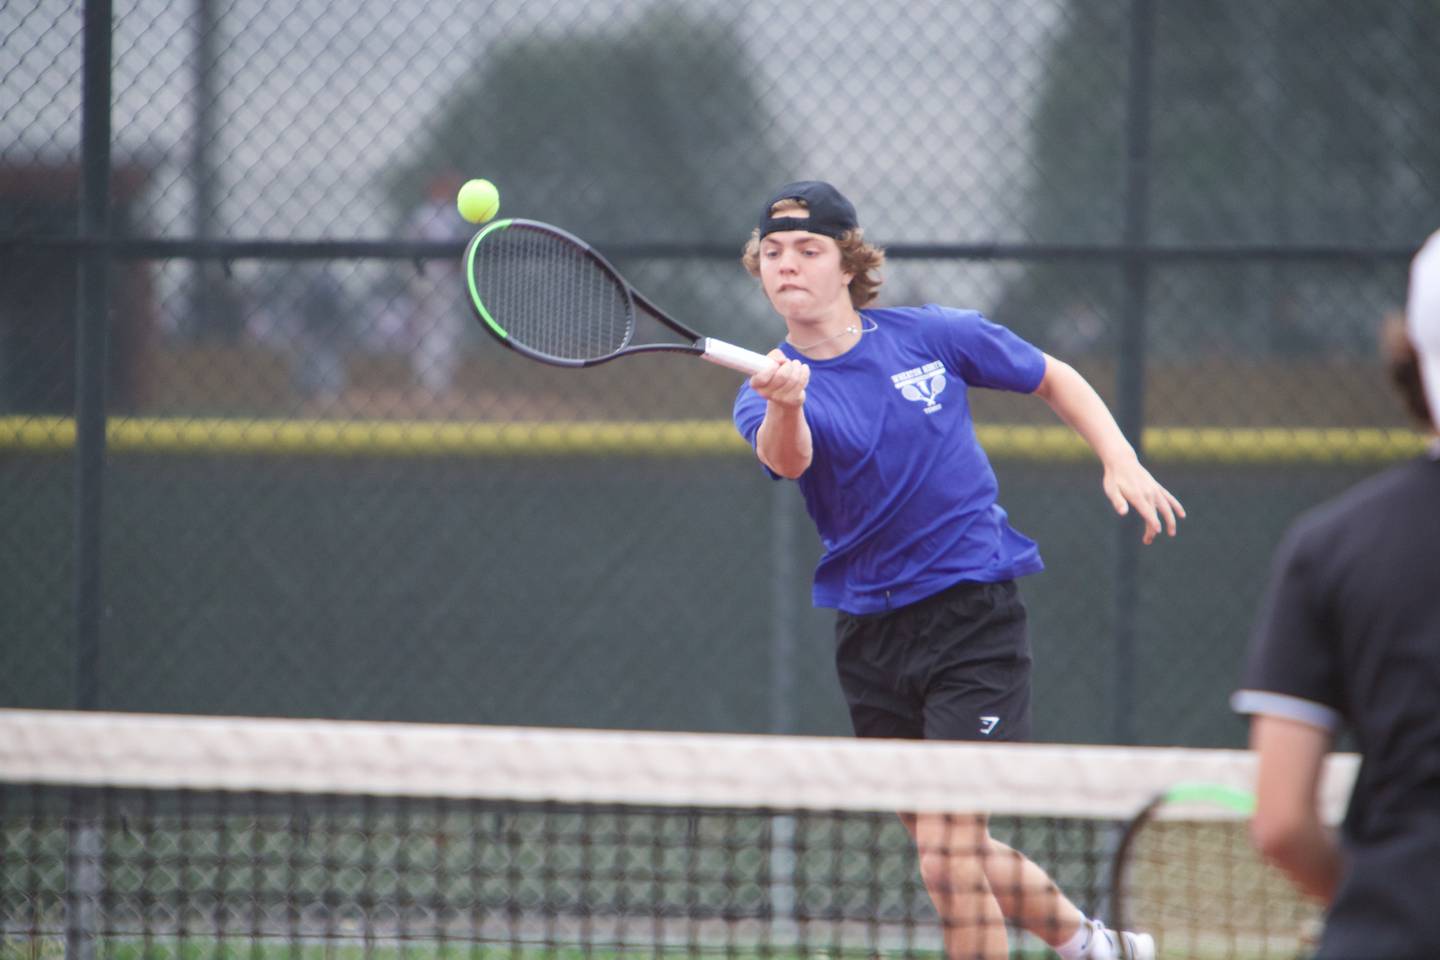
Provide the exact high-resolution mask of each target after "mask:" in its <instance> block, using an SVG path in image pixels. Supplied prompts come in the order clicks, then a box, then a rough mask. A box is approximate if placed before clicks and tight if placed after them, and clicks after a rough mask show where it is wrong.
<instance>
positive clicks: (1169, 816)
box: [1110, 783, 1322, 960]
mask: <svg viewBox="0 0 1440 960" xmlns="http://www.w3.org/2000/svg"><path fill="white" fill-rule="evenodd" d="M1254 812H1255V798H1254V796H1253V795H1252V794H1251V793H1250V792H1249V791H1246V790H1240V789H1236V788H1234V787H1226V786H1219V785H1215V784H1208V783H1190V784H1180V785H1177V786H1175V787H1173V788H1171V789H1169V790H1167V791H1165V792H1164V793H1162V794H1161V795H1160V796H1158V797H1156V798H1155V799H1154V800H1152V801H1151V802H1150V803H1149V804H1147V805H1146V806H1145V808H1144V809H1143V810H1141V811H1140V812H1139V814H1137V815H1136V816H1135V817H1134V819H1132V820H1131V821H1130V824H1129V826H1128V827H1127V828H1126V830H1125V835H1124V837H1123V838H1122V840H1121V842H1120V848H1119V850H1118V851H1117V852H1116V855H1115V861H1114V867H1113V872H1112V874H1111V907H1110V909H1111V912H1112V916H1111V919H1112V921H1113V924H1114V926H1115V927H1116V928H1117V929H1123V930H1135V931H1140V932H1144V933H1148V934H1150V935H1151V936H1153V937H1154V938H1155V956H1156V958H1157V960H1164V958H1180V957H1185V958H1191V960H1197V958H1208V957H1237V958H1238V957H1244V958H1246V960H1251V958H1253V960H1296V958H1300V957H1308V956H1309V955H1310V952H1311V951H1312V950H1313V949H1314V947H1315V946H1316V945H1317V940H1318V934H1319V931H1320V926H1321V917H1322V911H1321V907H1320V905H1319V904H1318V903H1315V902H1314V901H1311V900H1309V899H1308V898H1306V897H1305V896H1304V895H1303V894H1301V893H1300V892H1299V891H1298V890H1296V889H1295V887H1294V886H1292V885H1291V883H1290V881H1289V880H1288V879H1287V878H1286V877H1285V875H1284V874H1283V873H1281V872H1280V870H1278V869H1277V868H1275V867H1273V866H1271V865H1269V864H1267V863H1265V862H1264V860H1262V859H1261V857H1260V855H1259V854H1258V853H1256V852H1255V849H1254V847H1253V845H1252V844H1251V842H1250V836H1249V821H1250V817H1251V816H1252V815H1253V813H1254Z"/></svg>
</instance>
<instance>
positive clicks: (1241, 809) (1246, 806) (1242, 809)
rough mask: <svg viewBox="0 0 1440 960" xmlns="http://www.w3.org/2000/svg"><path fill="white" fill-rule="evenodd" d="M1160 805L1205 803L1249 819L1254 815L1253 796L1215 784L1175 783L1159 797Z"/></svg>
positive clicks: (1247, 791) (1236, 788) (1237, 788)
mask: <svg viewBox="0 0 1440 960" xmlns="http://www.w3.org/2000/svg"><path fill="white" fill-rule="evenodd" d="M1160 803H1205V804H1209V805H1211V806H1214V807H1221V808H1223V809H1225V810H1233V811H1234V812H1235V813H1237V814H1239V815H1241V816H1243V817H1249V816H1253V815H1254V813H1255V795H1254V794H1253V793H1251V792H1250V791H1249V790H1242V789H1241V788H1239V787H1226V786H1222V785H1220V784H1216V783H1177V784H1176V785H1175V786H1173V787H1171V788H1170V789H1169V790H1166V791H1165V793H1164V794H1163V795H1162V796H1161V797H1160Z"/></svg>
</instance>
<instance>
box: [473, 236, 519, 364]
mask: <svg viewBox="0 0 1440 960" xmlns="http://www.w3.org/2000/svg"><path fill="white" fill-rule="evenodd" d="M513 220H514V218H513V217H512V218H506V219H504V220H496V221H495V222H494V223H489V224H486V225H485V227H484V229H482V230H481V231H480V232H479V233H477V234H475V237H474V239H472V240H471V241H470V245H469V246H468V247H466V248H465V286H466V288H467V289H469V291H470V300H471V302H473V303H474V304H475V310H476V311H477V312H478V313H479V314H480V319H482V320H484V321H485V323H486V325H487V326H489V327H490V329H491V330H493V331H494V332H495V335H496V336H497V337H499V338H500V339H502V340H509V339H510V334H509V333H507V332H506V330H505V328H504V327H502V326H500V324H498V323H496V322H495V318H494V317H492V316H491V315H490V311H489V310H488V309H486V307H485V301H483V300H481V299H480V291H478V290H476V289H475V251H476V250H478V249H479V248H480V241H482V240H484V239H485V238H486V237H488V236H489V235H490V234H492V233H494V232H495V231H496V230H504V229H505V228H507V227H509V226H510V224H511V223H512V222H513Z"/></svg>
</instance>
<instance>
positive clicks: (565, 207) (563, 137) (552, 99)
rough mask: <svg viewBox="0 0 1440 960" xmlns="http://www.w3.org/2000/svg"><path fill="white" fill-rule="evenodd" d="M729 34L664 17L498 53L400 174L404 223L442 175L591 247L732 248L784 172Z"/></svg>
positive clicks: (395, 188)
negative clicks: (486, 191) (483, 183)
mask: <svg viewBox="0 0 1440 960" xmlns="http://www.w3.org/2000/svg"><path fill="white" fill-rule="evenodd" d="M752 74H753V69H752V68H751V67H750V65H749V64H748V63H747V61H746V58H745V56H744V53H743V50H742V46H741V43H740V40H739V38H738V37H737V36H735V34H734V32H733V31H732V30H731V28H730V27H729V25H728V24H725V23H723V22H717V21H714V20H712V19H706V20H697V19H694V18H693V17H691V16H689V15H687V14H686V13H684V12H681V11H670V10H666V9H663V8H662V9H657V10H656V11H654V12H652V13H650V14H648V15H646V16H645V17H644V18H643V19H642V20H641V22H640V23H639V24H638V25H635V26H633V27H628V28H627V29H625V30H623V32H622V31H618V30H617V31H615V32H613V33H612V32H602V33H587V34H575V35H559V36H535V37H531V38H526V39H520V40H507V41H502V42H499V43H497V44H496V46H494V47H493V48H492V49H490V50H489V51H488V52H487V53H486V54H485V55H484V57H483V58H482V59H481V61H480V62H479V64H478V65H477V68H476V69H475V70H474V71H472V72H471V73H470V74H468V78H467V80H466V82H465V83H464V84H462V85H461V86H460V87H459V88H458V89H457V90H456V91H455V93H454V95H453V96H452V97H450V99H449V101H448V102H447V103H446V104H445V105H444V106H443V107H442V109H441V112H440V114H439V116H438V117H437V118H436V121H435V122H434V123H431V124H429V125H428V130H429V131H430V133H429V136H428V139H426V140H424V141H422V142H421V143H420V144H419V145H418V148H417V149H416V150H415V152H414V154H413V155H412V156H411V157H409V158H407V160H406V161H405V162H403V163H400V164H398V165H397V166H396V167H395V168H394V171H393V174H392V177H391V180H390V183H389V189H388V191H387V192H388V195H389V197H390V199H391V201H392V202H393V204H394V205H395V208H396V213H397V217H399V218H403V217H404V216H405V214H406V212H407V211H409V210H410V209H412V208H413V207H414V206H415V205H416V204H418V203H419V202H420V201H421V199H422V195H423V192H424V190H425V185H426V182H427V180H429V179H430V178H431V177H433V176H434V175H435V173H436V172H438V171H443V170H447V169H448V170H454V171H462V172H464V174H465V175H466V176H485V177H488V178H489V179H491V180H493V181H495V183H496V184H497V185H498V186H499V187H500V191H501V210H502V215H509V216H522V217H528V218H532V219H538V220H547V221H550V222H553V223H556V224H557V225H559V226H563V227H565V228H566V229H569V230H571V231H572V232H574V233H576V234H578V235H580V236H582V237H585V238H586V239H588V240H593V241H594V242H597V243H600V244H602V245H603V244H605V243H615V242H629V241H665V242H690V243H695V242H721V243H727V244H737V245H738V242H739V238H741V237H743V236H744V234H745V233H746V232H747V231H748V228H749V225H750V224H751V223H752V222H753V220H754V216H755V211H754V210H752V209H750V208H751V206H752V205H753V204H754V203H755V202H756V201H757V200H758V199H760V198H763V196H764V195H765V191H766V189H767V188H768V187H769V186H771V181H772V180H774V178H775V176H776V173H777V171H779V170H782V169H785V168H784V167H783V166H782V165H781V164H780V163H779V160H778V158H777V156H776V151H775V150H774V149H773V148H772V147H771V146H770V144H769V142H768V140H767V137H766V131H767V127H768V119H767V118H766V117H765V116H764V115H763V114H762V113H761V111H760V108H759V106H758V104H759V96H758V94H757V92H756V91H755V89H754V87H753V84H752V82H751V79H750V78H751V76H752Z"/></svg>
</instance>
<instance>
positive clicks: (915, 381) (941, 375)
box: [890, 360, 945, 413]
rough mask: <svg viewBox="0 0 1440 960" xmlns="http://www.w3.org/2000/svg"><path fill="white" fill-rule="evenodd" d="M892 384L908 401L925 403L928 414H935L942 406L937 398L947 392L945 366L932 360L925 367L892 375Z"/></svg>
mask: <svg viewBox="0 0 1440 960" xmlns="http://www.w3.org/2000/svg"><path fill="white" fill-rule="evenodd" d="M890 382H891V383H893V384H894V385H895V389H896V390H899V391H900V395H901V396H902V397H904V398H905V399H906V400H913V401H915V402H916V403H923V404H925V412H926V413H934V412H935V411H936V410H939V409H940V408H941V406H942V404H941V403H940V402H939V401H937V400H936V399H935V398H936V397H938V396H940V394H941V393H942V392H943V391H944V390H945V364H943V363H941V362H940V361H939V360H931V361H930V362H929V363H927V364H925V365H924V366H923V367H916V368H915V369H913V370H906V371H905V372H904V373H897V374H894V375H892V376H891V377H890Z"/></svg>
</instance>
